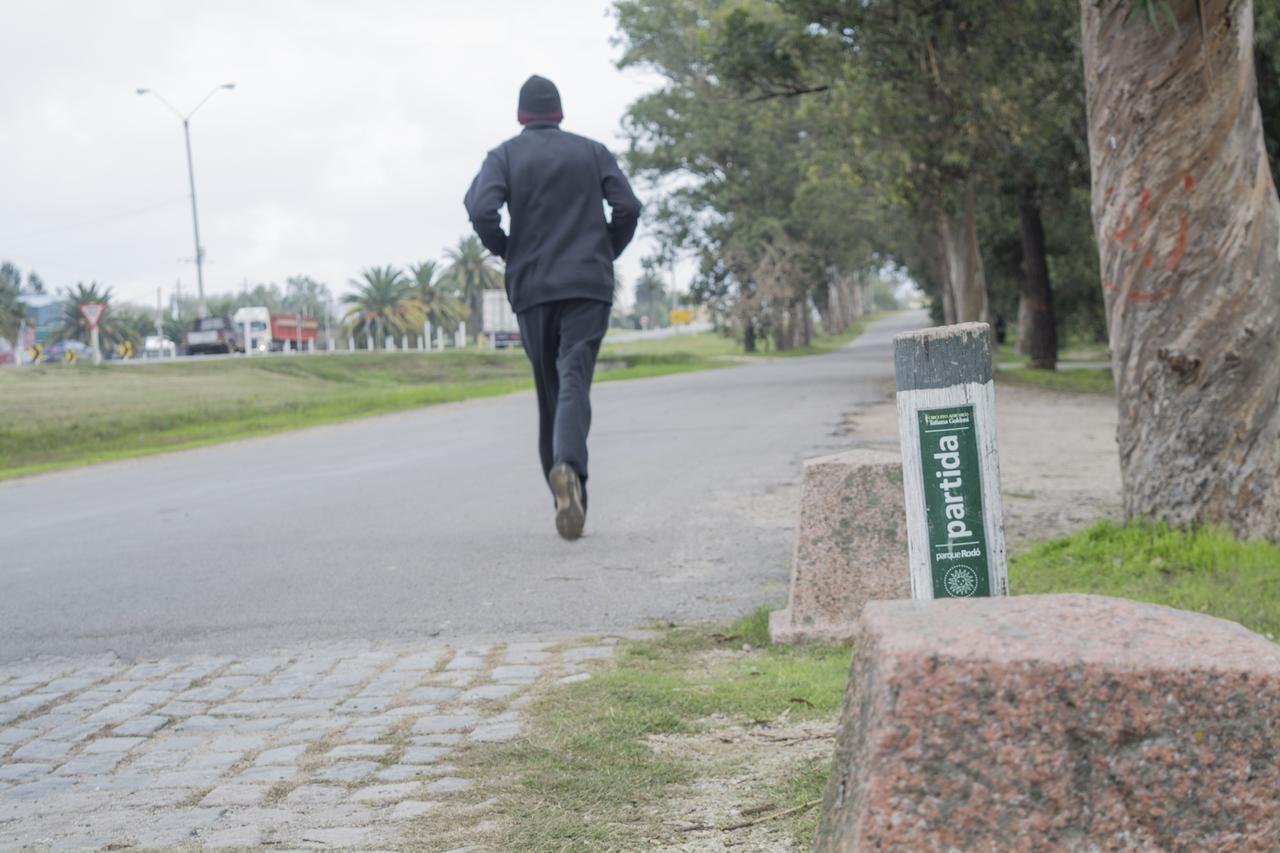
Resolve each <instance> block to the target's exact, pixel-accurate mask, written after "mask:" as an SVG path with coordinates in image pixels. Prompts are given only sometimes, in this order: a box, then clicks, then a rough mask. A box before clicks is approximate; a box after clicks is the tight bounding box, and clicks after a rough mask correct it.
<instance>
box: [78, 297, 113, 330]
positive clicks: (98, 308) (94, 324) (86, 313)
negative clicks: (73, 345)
mask: <svg viewBox="0 0 1280 853" xmlns="http://www.w3.org/2000/svg"><path fill="white" fill-rule="evenodd" d="M76 307H77V308H79V309H80V316H81V317H84V321H85V322H86V323H88V324H89V330H90V331H92V330H94V329H96V328H98V323H99V321H101V320H102V315H103V314H105V313H106V310H107V303H105V302H85V303H83V304H81V305H78V306H76Z"/></svg>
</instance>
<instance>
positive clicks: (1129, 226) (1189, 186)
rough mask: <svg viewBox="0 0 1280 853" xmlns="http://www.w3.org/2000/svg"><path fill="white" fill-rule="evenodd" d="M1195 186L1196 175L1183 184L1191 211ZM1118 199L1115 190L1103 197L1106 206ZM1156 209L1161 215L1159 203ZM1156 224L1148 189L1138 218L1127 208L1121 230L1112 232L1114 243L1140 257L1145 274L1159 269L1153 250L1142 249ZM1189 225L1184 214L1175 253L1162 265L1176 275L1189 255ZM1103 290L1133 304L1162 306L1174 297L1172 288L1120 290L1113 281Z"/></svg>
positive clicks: (1142, 195) (1143, 192)
mask: <svg viewBox="0 0 1280 853" xmlns="http://www.w3.org/2000/svg"><path fill="white" fill-rule="evenodd" d="M1195 185H1196V179H1195V177H1194V176H1192V175H1187V176H1186V177H1185V178H1183V180H1182V203H1183V204H1184V205H1186V207H1187V209H1189V208H1190V205H1191V194H1192V191H1193V190H1194V189H1195ZM1115 196H1116V191H1115V187H1114V186H1110V187H1107V189H1106V191H1105V192H1104V193H1103V201H1104V203H1110V201H1111V200H1112V199H1113V198H1114V197H1115ZM1156 208H1157V209H1156V211H1155V212H1156V213H1158V208H1159V202H1158V201H1157V202H1156ZM1154 221H1155V215H1154V213H1153V210H1152V195H1151V190H1150V189H1149V188H1147V187H1143V188H1142V190H1141V193H1140V195H1139V197H1138V207H1137V211H1136V213H1135V214H1134V216H1132V217H1131V216H1130V214H1129V209H1128V206H1127V205H1126V206H1125V208H1124V209H1123V210H1121V211H1120V227H1118V228H1116V229H1114V230H1113V231H1112V232H1111V239H1112V241H1114V242H1116V243H1119V244H1120V245H1121V246H1123V247H1124V248H1126V249H1128V250H1129V251H1130V252H1133V253H1134V254H1136V255H1138V256H1139V259H1138V261H1137V263H1138V264H1139V268H1140V269H1141V270H1142V271H1148V270H1152V269H1153V268H1154V267H1155V262H1156V258H1155V255H1154V254H1153V252H1152V251H1151V250H1150V249H1146V250H1143V249H1142V247H1141V243H1142V242H1145V238H1146V236H1147V234H1148V233H1149V232H1148V231H1147V227H1148V226H1149V225H1151V224H1152V223H1153V222H1154ZM1188 223H1189V218H1188V215H1187V214H1186V213H1183V215H1182V216H1181V217H1180V218H1179V220H1178V236H1177V239H1176V241H1175V242H1174V247H1173V251H1171V252H1170V253H1169V256H1168V258H1167V259H1166V260H1165V263H1164V264H1163V265H1162V266H1163V271H1164V272H1168V273H1172V272H1176V271H1177V269H1178V265H1179V264H1181V263H1182V256H1183V255H1184V254H1186V251H1187V232H1188V229H1189V225H1188ZM1140 238H1143V239H1140ZM1102 286H1103V287H1105V288H1106V289H1107V290H1108V291H1110V292H1112V293H1115V294H1117V295H1118V296H1123V297H1124V298H1125V299H1128V300H1130V301H1131V302H1159V301H1161V300H1163V299H1167V298H1169V296H1171V295H1172V294H1171V292H1170V290H1169V289H1168V288H1164V289H1161V290H1135V289H1132V288H1125V287H1119V286H1117V285H1116V284H1115V283H1114V282H1113V281H1111V280H1109V279H1108V280H1104V281H1103V282H1102Z"/></svg>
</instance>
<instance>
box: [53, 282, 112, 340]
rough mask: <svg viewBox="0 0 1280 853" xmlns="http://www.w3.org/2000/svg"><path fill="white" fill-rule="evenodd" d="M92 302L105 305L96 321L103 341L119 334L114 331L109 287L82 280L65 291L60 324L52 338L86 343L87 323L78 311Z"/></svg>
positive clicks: (87, 338) (87, 335) (87, 334)
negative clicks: (86, 283) (65, 295)
mask: <svg viewBox="0 0 1280 853" xmlns="http://www.w3.org/2000/svg"><path fill="white" fill-rule="evenodd" d="M93 302H100V303H102V304H103V305H105V306H107V308H106V311H104V312H103V314H102V319H100V320H99V321H98V335H99V337H100V339H102V340H103V341H104V342H105V341H108V340H112V339H115V338H117V337H118V336H119V335H118V332H117V331H116V318H115V316H114V315H113V312H112V310H111V288H109V287H103V286H102V285H100V284H98V282H96V281H95V282H93V283H91V284H89V285H88V286H86V285H85V284H84V282H77V283H76V286H75V287H73V288H71V289H70V290H68V291H67V299H66V302H65V303H63V308H62V324H61V325H60V326H58V328H57V329H56V330H55V331H54V333H53V339H54V340H57V341H68V340H76V341H83V342H85V343H88V341H89V335H90V333H89V324H88V323H87V322H86V321H85V319H84V315H83V314H81V313H80V306H81V305H87V304H90V303H93Z"/></svg>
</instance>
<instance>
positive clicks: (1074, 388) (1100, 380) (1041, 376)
mask: <svg viewBox="0 0 1280 853" xmlns="http://www.w3.org/2000/svg"><path fill="white" fill-rule="evenodd" d="M996 382H997V383H1001V382H1007V383H1009V384H1010V385H1021V386H1023V387H1027V388H1040V389H1042V390H1045V391H1066V392H1069V393H1073V394H1115V392H1116V383H1115V380H1114V379H1113V378H1112V377H1111V370H1110V368H1101V369H1095V368H1089V367H1082V368H1077V369H1072V370H1035V369H1032V368H1030V367H1018V368H1014V369H1012V370H997V371H996Z"/></svg>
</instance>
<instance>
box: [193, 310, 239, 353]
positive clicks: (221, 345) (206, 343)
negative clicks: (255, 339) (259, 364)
mask: <svg viewBox="0 0 1280 853" xmlns="http://www.w3.org/2000/svg"><path fill="white" fill-rule="evenodd" d="M219 352H220V353H232V352H244V346H243V344H241V342H240V333H239V332H237V331H236V327H235V325H234V324H233V323H232V322H231V320H230V319H228V318H227V317H201V318H199V319H198V320H196V322H195V325H193V326H192V327H191V331H189V332H187V333H186V334H185V335H183V336H182V353H183V355H204V354H208V353H219Z"/></svg>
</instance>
